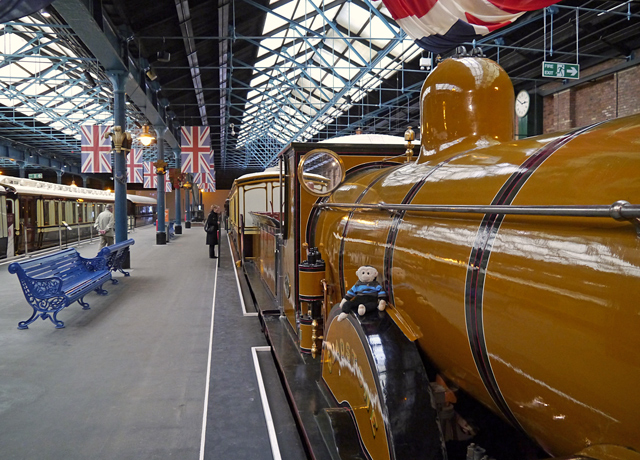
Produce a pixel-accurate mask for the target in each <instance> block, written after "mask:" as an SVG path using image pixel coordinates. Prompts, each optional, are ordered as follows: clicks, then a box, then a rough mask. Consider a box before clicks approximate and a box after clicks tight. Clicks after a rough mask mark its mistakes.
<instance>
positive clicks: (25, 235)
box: [22, 224, 29, 257]
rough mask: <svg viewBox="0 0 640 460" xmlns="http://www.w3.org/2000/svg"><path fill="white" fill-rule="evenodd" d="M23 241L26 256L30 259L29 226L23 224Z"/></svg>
mask: <svg viewBox="0 0 640 460" xmlns="http://www.w3.org/2000/svg"><path fill="white" fill-rule="evenodd" d="M22 235H23V237H22V239H23V240H24V256H25V257H29V248H28V247H27V246H28V245H27V237H28V234H27V224H22Z"/></svg>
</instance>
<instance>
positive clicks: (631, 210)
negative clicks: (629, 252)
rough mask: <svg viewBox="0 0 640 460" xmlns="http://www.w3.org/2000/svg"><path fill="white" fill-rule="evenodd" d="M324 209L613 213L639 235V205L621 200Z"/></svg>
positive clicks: (319, 205) (321, 205)
mask: <svg viewBox="0 0 640 460" xmlns="http://www.w3.org/2000/svg"><path fill="white" fill-rule="evenodd" d="M314 206H315V207H317V208H321V209H350V210H356V209H363V210H373V211H407V212H428V213H458V214H503V215H520V216H544V217H610V218H613V219H615V220H627V221H630V222H631V223H632V224H633V225H634V227H635V228H636V232H637V233H638V236H640V205H637V204H630V203H629V202H627V201H624V200H619V201H616V202H615V203H613V204H611V205H578V206H505V205H441V204H382V203H380V204H360V203H316V204H315V205H314Z"/></svg>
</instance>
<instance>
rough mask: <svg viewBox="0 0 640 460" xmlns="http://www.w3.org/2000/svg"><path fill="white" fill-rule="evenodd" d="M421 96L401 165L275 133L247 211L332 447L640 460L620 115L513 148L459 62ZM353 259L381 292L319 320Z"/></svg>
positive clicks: (637, 281) (628, 184) (630, 123)
mask: <svg viewBox="0 0 640 460" xmlns="http://www.w3.org/2000/svg"><path fill="white" fill-rule="evenodd" d="M421 104H422V119H421V133H422V138H421V140H420V153H419V156H418V157H417V159H416V160H411V161H406V162H405V161H403V160H400V159H399V158H398V155H401V154H402V152H401V151H398V150H397V147H392V146H388V147H385V146H377V147H371V146H369V147H362V146H357V145H331V146H329V145H320V144H292V145H290V146H289V147H288V148H287V149H285V150H284V151H283V152H282V154H281V171H282V174H280V181H281V189H282V190H283V193H282V195H281V206H280V210H281V212H279V210H278V212H277V213H275V214H274V215H272V216H268V215H264V213H263V215H262V218H258V219H257V220H258V221H259V226H260V227H261V233H263V234H264V233H270V234H272V235H273V241H272V242H270V243H269V245H270V246H269V250H268V251H264V252H262V250H261V249H260V250H258V251H256V254H260V255H259V256H256V257H260V264H261V265H263V266H268V265H271V268H270V269H269V268H268V267H267V268H266V269H265V268H262V269H261V270H260V272H261V273H263V277H264V276H265V275H264V273H267V274H269V275H268V276H271V277H272V279H270V280H269V283H268V284H270V286H273V288H272V290H273V291H274V294H275V298H276V299H277V302H278V306H279V307H280V309H281V314H282V315H284V316H286V318H287V324H288V326H287V327H289V328H291V329H292V330H293V331H294V332H295V334H291V337H293V338H294V339H293V340H295V342H296V345H297V347H298V351H299V352H300V353H303V354H305V355H306V356H307V358H306V359H305V361H304V363H305V364H304V365H305V366H312V367H314V368H317V369H318V375H319V376H320V377H319V381H318V384H319V385H320V386H321V387H322V388H324V389H325V390H326V392H327V394H329V395H330V399H331V401H332V403H331V405H332V406H333V407H331V408H329V409H323V411H325V413H326V414H328V415H327V417H328V418H329V420H330V422H329V424H328V426H329V427H330V428H329V430H328V431H329V432H332V434H329V435H328V436H327V437H325V439H330V440H331V441H330V442H328V443H327V446H328V448H329V449H330V450H331V449H333V451H334V453H333V455H334V458H340V456H341V454H340V452H343V453H344V452H358V453H357V454H356V456H355V457H353V458H371V459H375V460H378V459H395V460H404V459H445V458H450V459H451V458H480V457H481V456H482V455H484V453H483V452H484V450H483V448H486V449H487V451H486V454H487V455H488V456H490V457H491V456H493V457H496V458H498V459H507V458H514V459H515V458H518V459H536V458H549V457H563V458H575V459H578V458H580V459H600V460H605V459H628V460H633V459H640V454H639V452H640V436H639V434H640V398H639V397H638V393H637V392H636V391H635V390H636V386H637V384H638V382H640V354H638V352H637V350H638V349H640V334H638V331H639V330H640V319H639V318H640V307H639V306H638V302H637V299H638V297H639V296H640V251H639V249H640V181H638V179H637V176H638V173H639V172H640V143H639V141H638V139H640V116H638V115H636V116H631V117H627V118H621V119H616V120H611V121H607V122H602V123H596V124H594V125H591V126H587V127H583V128H576V129H573V130H570V131H567V132H562V133H555V134H547V135H543V136H537V137H532V138H527V139H523V140H519V141H515V140H514V139H513V128H514V118H513V104H514V93H513V87H512V85H511V82H510V80H509V78H508V76H507V75H506V74H505V73H504V71H503V70H502V69H501V68H500V67H499V66H498V65H497V64H496V63H495V62H493V61H490V60H488V59H485V58H482V57H478V56H468V55H460V56H457V57H455V58H450V59H447V60H445V61H443V62H442V63H440V64H439V65H438V66H437V67H436V69H435V70H434V71H433V72H432V73H431V74H430V75H429V77H428V78H427V80H426V81H425V84H424V86H423V90H422V96H421ZM409 137H410V136H409ZM385 150H386V151H385ZM319 176H321V177H324V178H326V182H325V183H323V184H322V187H320V188H318V186H317V184H316V183H314V181H310V180H308V179H309V178H310V177H316V178H317V177H319ZM310 182H311V185H309V183H310ZM257 215H260V214H259V213H258V214H257ZM258 241H259V243H258V244H262V242H263V241H267V240H266V238H263V239H258ZM270 254H271V255H270ZM362 265H371V266H373V267H376V268H377V270H378V272H379V281H380V282H381V283H382V284H383V286H384V287H385V290H386V291H387V293H388V296H389V305H388V307H387V309H386V310H385V311H384V312H377V311H376V312H374V313H367V314H366V315H364V316H359V315H357V314H354V313H352V314H350V315H349V316H348V318H347V319H346V320H344V321H337V316H338V315H337V313H338V312H339V308H338V307H337V305H338V304H339V303H340V300H341V298H343V297H344V295H345V293H346V291H347V290H348V289H349V287H350V286H352V285H353V284H354V283H355V282H356V281H357V278H356V270H357V268H358V267H359V266H362ZM272 273H276V274H277V276H275V277H273V275H272ZM309 355H311V356H310V357H309ZM283 374H284V375H286V373H285V372H283ZM289 383H291V384H293V382H289ZM289 383H288V384H287V385H286V387H289ZM291 397H292V398H294V397H297V396H295V395H291ZM347 425H353V431H352V433H353V434H352V435H351V436H345V435H344V433H345V432H346V431H348V430H345V428H344V427H345V426H347ZM339 432H340V433H339ZM472 443H473V444H472ZM480 446H482V448H481V447H480ZM350 458H351V457H350Z"/></svg>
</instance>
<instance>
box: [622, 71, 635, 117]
mask: <svg viewBox="0 0 640 460" xmlns="http://www.w3.org/2000/svg"><path fill="white" fill-rule="evenodd" d="M638 112H640V66H636V67H632V68H631V69H627V70H623V71H622V72H620V73H618V116H619V117H625V116H627V115H633V114H634V113H638Z"/></svg>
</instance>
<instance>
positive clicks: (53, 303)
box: [18, 297, 67, 329]
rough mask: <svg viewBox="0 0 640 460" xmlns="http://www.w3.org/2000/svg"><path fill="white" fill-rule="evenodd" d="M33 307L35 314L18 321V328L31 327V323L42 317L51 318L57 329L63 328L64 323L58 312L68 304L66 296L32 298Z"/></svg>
mask: <svg viewBox="0 0 640 460" xmlns="http://www.w3.org/2000/svg"><path fill="white" fill-rule="evenodd" d="M29 304H30V305H31V307H32V308H33V314H32V315H31V317H30V318H29V319H28V320H26V321H20V322H19V323H18V329H29V324H31V323H33V322H34V321H35V320H36V319H38V318H42V319H43V320H45V319H47V318H49V319H50V320H51V322H52V323H53V324H55V326H56V328H57V329H62V328H63V327H64V323H63V322H62V321H60V320H59V319H58V318H57V315H58V313H60V311H61V310H62V309H63V308H64V307H66V306H67V299H66V298H64V297H50V298H48V299H37V298H31V302H29Z"/></svg>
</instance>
